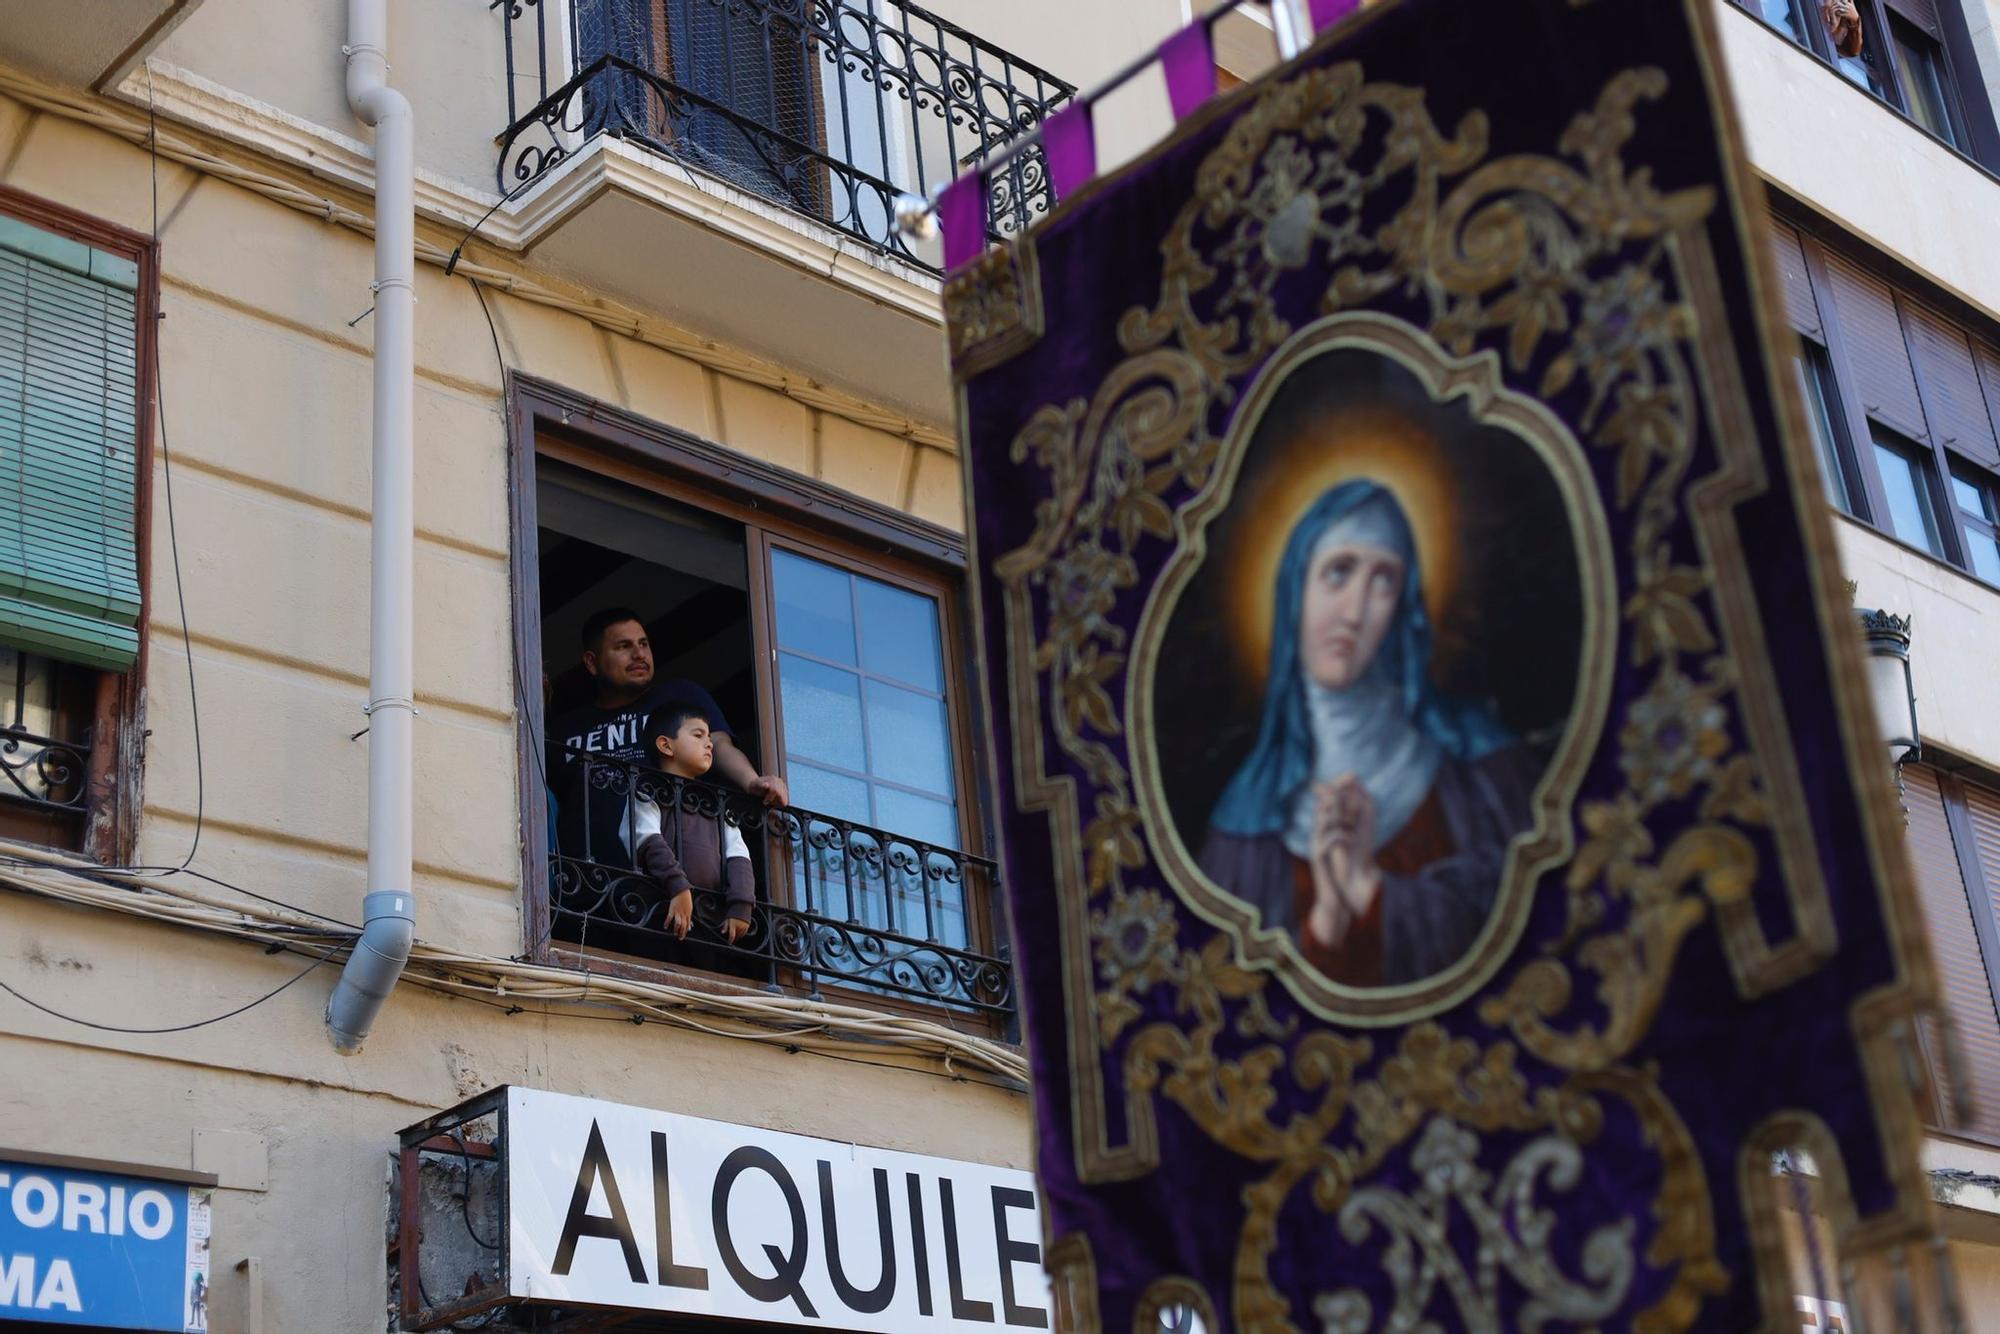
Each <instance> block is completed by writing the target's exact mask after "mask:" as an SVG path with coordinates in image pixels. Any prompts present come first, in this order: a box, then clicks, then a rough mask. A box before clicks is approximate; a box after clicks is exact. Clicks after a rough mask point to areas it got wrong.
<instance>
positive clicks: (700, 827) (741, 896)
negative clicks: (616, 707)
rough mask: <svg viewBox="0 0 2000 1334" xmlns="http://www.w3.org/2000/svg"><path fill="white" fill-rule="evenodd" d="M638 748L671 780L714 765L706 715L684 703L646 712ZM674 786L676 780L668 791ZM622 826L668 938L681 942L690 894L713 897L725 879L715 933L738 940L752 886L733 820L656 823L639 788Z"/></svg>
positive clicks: (679, 816)
mask: <svg viewBox="0 0 2000 1334" xmlns="http://www.w3.org/2000/svg"><path fill="white" fill-rule="evenodd" d="M646 749H647V751H648V752H649V753H650V754H651V755H652V757H653V763H654V764H655V765H656V766H657V767H658V768H659V770H660V772H661V773H664V774H672V775H673V776H674V777H676V778H700V777H701V776H702V775H703V774H706V773H707V772H708V770H709V766H710V765H712V764H713V763H714V762H715V741H714V738H713V736H712V735H711V734H710V732H709V727H708V720H707V719H706V718H705V717H703V716H702V714H701V712H700V711H699V710H697V709H694V708H691V707H689V706H688V705H685V704H675V705H670V706H668V707H667V708H664V709H662V710H660V711H659V712H658V713H656V714H654V715H653V717H652V719H651V720H650V721H649V722H648V723H647V724H646ZM678 791H679V787H678V785H676V786H675V788H674V789H673V793H678ZM670 795H671V794H670ZM625 827H626V829H627V830H628V831H629V834H628V837H629V838H630V840H631V849H630V850H631V854H632V865H633V866H634V867H635V868H637V869H638V870H639V871H640V872H641V873H642V874H644V875H646V876H648V877H649V878H651V879H652V881H653V883H655V884H657V885H658V886H660V888H661V890H662V892H664V893H665V894H666V896H667V918H666V927H667V930H669V931H671V932H673V933H674V939H676V940H686V939H687V933H688V926H689V924H690V923H691V922H692V921H693V920H694V895H695V891H696V890H700V891H702V892H703V893H705V894H713V893H715V892H716V891H717V890H719V889H721V888H722V887H723V885H724V883H725V882H726V883H727V885H728V898H729V912H728V915H727V916H726V917H724V918H723V921H722V927H721V930H722V938H723V939H724V940H725V941H727V942H728V943H729V944H731V945H734V944H735V943H736V942H737V941H738V940H740V939H742V937H743V933H744V932H746V931H748V930H749V929H750V913H751V909H752V907H753V906H754V905H755V904H756V902H757V889H756V883H755V881H754V880H752V879H751V871H750V849H749V847H748V846H746V845H745V844H744V842H743V835H742V834H741V833H740V832H739V831H738V830H737V828H736V826H735V825H733V824H730V823H728V822H727V821H724V820H722V819H720V818H710V817H706V816H699V815H694V814H692V813H688V812H683V811H678V810H677V811H675V812H674V813H673V815H672V816H671V817H669V818H668V819H667V820H666V821H664V822H663V821H662V818H661V815H660V807H659V803H658V802H657V801H655V800H654V799H653V796H652V795H651V794H650V793H647V792H640V793H638V794H637V795H635V796H634V797H633V798H632V809H631V812H630V814H629V816H628V818H627V819H626V822H625ZM670 834H671V835H674V836H673V837H669V835H670ZM677 845H678V846H677Z"/></svg>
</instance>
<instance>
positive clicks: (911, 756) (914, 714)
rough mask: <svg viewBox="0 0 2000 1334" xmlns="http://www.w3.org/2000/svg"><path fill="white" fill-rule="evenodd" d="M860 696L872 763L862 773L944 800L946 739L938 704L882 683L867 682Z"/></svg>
mask: <svg viewBox="0 0 2000 1334" xmlns="http://www.w3.org/2000/svg"><path fill="white" fill-rule="evenodd" d="M866 690H867V698H868V746H869V750H868V753H869V755H870V757H871V758H872V760H873V763H872V764H870V765H869V769H868V772H870V773H872V774H874V775H876V776H877V777H880V778H888V779H891V780H893V781H895V782H898V783H902V784H903V785H905V786H906V787H920V788H923V789H924V790H925V791H926V792H936V793H939V794H940V795H943V796H950V795H951V794H952V791H953V790H954V789H953V784H952V781H951V738H950V735H949V734H948V733H947V732H946V730H945V727H946V724H945V716H944V701H943V700H941V699H933V698H931V697H930V696H929V695H919V694H918V693H917V692H916V691H914V690H904V689H903V688H902V687H900V686H892V685H889V684H887V683H885V682H882V681H870V682H868V683H867V686H866Z"/></svg>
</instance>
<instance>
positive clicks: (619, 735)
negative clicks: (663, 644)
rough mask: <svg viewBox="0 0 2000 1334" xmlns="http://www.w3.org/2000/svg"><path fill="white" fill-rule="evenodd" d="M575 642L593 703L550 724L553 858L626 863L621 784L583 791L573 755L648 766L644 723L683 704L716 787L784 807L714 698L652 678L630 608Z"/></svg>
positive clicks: (783, 798)
mask: <svg viewBox="0 0 2000 1334" xmlns="http://www.w3.org/2000/svg"><path fill="white" fill-rule="evenodd" d="M582 639H583V669H584V670H585V671H586V672H588V673H590V677H591V685H592V692H593V695H594V698H593V699H592V701H591V703H589V704H584V705H580V706H578V707H577V708H574V709H571V710H570V711H569V712H568V713H565V714H563V715H562V716H561V717H558V718H556V719H554V720H553V721H551V722H550V723H549V745H550V751H551V753H550V755H549V769H550V782H551V786H552V787H553V788H554V789H555V791H556V792H557V793H558V794H559V796H560V801H559V803H558V806H559V809H558V811H557V818H556V851H557V852H558V853H560V854H561V855H563V856H566V857H580V858H587V859H588V860H591V861H595V862H602V863H605V864H608V865H617V864H619V862H620V859H621V858H623V857H624V856H625V845H624V838H623V835H624V816H625V802H624V800H623V798H622V789H623V784H621V783H613V784H612V785H611V787H610V789H609V792H608V794H607V792H606V791H605V790H603V789H597V788H595V787H594V786H593V787H592V789H591V790H590V791H589V792H586V791H585V785H584V783H583V765H582V764H581V762H580V756H581V755H582V754H585V753H588V754H591V755H603V756H605V757H607V758H609V759H613V760H620V761H623V762H624V763H627V764H647V763H649V759H648V751H647V747H646V738H645V731H646V720H647V719H648V718H650V717H652V715H653V714H655V713H657V712H659V711H660V710H661V709H664V708H666V707H668V706H669V705H676V704H678V705H685V706H687V707H689V708H692V709H693V710H695V711H696V712H698V713H700V714H701V716H702V717H703V718H704V719H706V720H707V723H708V730H709V735H710V738H711V739H712V741H713V742H714V746H715V773H716V774H717V776H718V777H720V778H721V779H722V781H723V782H725V783H727V784H729V785H730V786H732V787H738V788H741V789H743V790H744V791H745V792H748V793H750V794H751V795H752V796H756V797H761V798H763V800H764V802H765V804H766V805H773V806H782V805H784V804H786V803H787V802H789V801H790V800H791V793H790V792H789V790H788V789H787V788H786V787H785V780H784V779H782V778H779V777H777V776H775V775H763V774H759V773H758V772H757V769H756V766H755V765H753V764H751V763H750V757H749V756H747V755H745V754H744V753H743V752H742V750H741V749H739V748H738V747H737V746H736V744H735V743H734V741H733V740H732V737H731V731H730V726H729V721H728V720H727V719H726V718H724V717H723V716H722V710H721V708H720V707H718V706H717V705H716V702H715V699H714V697H713V696H711V695H710V694H709V693H708V692H707V691H706V690H704V689H702V688H701V687H700V686H698V685H696V684H695V683H694V682H693V681H686V680H679V679H670V680H666V681H655V680H654V679H653V645H652V641H651V640H649V639H648V638H647V636H646V627H645V624H644V623H643V622H642V621H641V620H640V619H639V613H638V612H636V611H633V610H632V609H631V608H629V607H606V608H604V609H602V610H600V611H596V612H593V613H592V614H591V616H590V619H588V620H586V621H585V622H584V623H583V635H582ZM607 796H608V799H607ZM586 811H588V819H586V818H585V812H586Z"/></svg>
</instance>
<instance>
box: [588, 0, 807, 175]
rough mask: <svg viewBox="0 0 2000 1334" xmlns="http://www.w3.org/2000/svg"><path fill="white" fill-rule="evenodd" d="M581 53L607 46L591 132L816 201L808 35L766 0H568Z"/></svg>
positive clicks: (593, 55)
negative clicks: (617, 62) (635, 69)
mask: <svg viewBox="0 0 2000 1334" xmlns="http://www.w3.org/2000/svg"><path fill="white" fill-rule="evenodd" d="M576 22H577V29H578V49H579V52H580V53H581V58H582V60H583V62H584V64H586V65H588V64H589V63H590V62H591V61H594V60H597V59H599V58H600V57H603V56H606V55H609V56H615V57H618V58H621V59H623V60H629V61H631V62H632V63H633V64H634V65H637V66H639V67H640V68H641V69H643V70H645V71H647V73H648V74H649V75H651V76H654V77H652V78H648V77H645V76H642V75H638V74H634V73H631V72H628V71H625V70H622V69H619V70H613V71H608V72H607V73H605V74H603V75H600V76H599V77H598V79H597V80H596V81H595V85H594V89H593V91H592V92H591V93H589V94H586V96H587V98H588V100H589V103H590V106H589V112H588V116H589V120H590V122H591V123H590V126H589V128H590V130H591V132H593V133H595V132H599V131H609V132H612V133H619V134H624V135H626V136H628V137H632V138H638V139H642V140H646V141H649V142H651V143H653V144H655V145H657V146H658V147H660V148H661V149H662V150H663V151H665V152H667V153H669V154H671V155H673V156H676V157H679V158H682V159H684V160H686V161H687V162H688V163H689V164H691V165H693V166H698V167H700V168H702V169H703V170H705V171H709V172H711V173H713V174H715V175H717V176H721V177H723V178H724V179H726V180H729V181H731V182H733V183H734V184H736V185H739V186H741V187H742V188H744V189H746V190H750V191H753V192H754V193H757V194H760V195H763V196H765V197H767V198H769V199H773V200H775V201H777V202H779V203H783V204H786V205H789V206H790V207H793V208H797V209H800V210H802V211H804V212H808V213H819V212H822V211H823V207H824V200H825V194H826V189H825V180H824V172H823V170H822V167H821V164H820V162H819V160H818V158H817V157H816V156H815V153H816V152H817V150H818V149H819V148H820V146H821V144H822V142H823V138H822V135H821V131H820V113H819V93H818V83H817V80H818V70H817V68H816V67H815V49H816V44H815V43H814V42H812V41H811V40H810V38H809V30H808V29H807V28H806V27H805V26H804V25H803V24H802V23H801V22H800V21H799V20H798V19H796V18H788V17H786V16H785V15H784V14H783V12H782V7H781V6H776V5H773V4H771V3H770V2H769V0H578V4H577V6H576Z"/></svg>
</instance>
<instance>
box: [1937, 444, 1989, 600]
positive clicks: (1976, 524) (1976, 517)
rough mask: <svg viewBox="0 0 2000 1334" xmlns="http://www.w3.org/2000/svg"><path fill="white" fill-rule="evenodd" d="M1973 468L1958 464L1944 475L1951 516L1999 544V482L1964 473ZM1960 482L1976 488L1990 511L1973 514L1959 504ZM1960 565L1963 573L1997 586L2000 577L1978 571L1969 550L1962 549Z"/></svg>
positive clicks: (1964, 525)
mask: <svg viewBox="0 0 2000 1334" xmlns="http://www.w3.org/2000/svg"><path fill="white" fill-rule="evenodd" d="M1975 471H1976V470H1975V469H1973V468H1970V467H1967V466H1964V465H1960V466H1957V467H1954V468H1953V469H1952V471H1951V475H1950V476H1948V477H1946V478H1945V482H1944V490H1945V494H1946V495H1947V496H1949V497H1950V498H1951V510H1952V518H1953V521H1954V522H1955V523H1957V524H1959V525H1961V526H1962V527H1964V528H1969V529H1971V530H1972V531H1973V532H1975V533H1978V534H1979V535H1980V536H1982V537H1985V538H1987V539H1988V540H1989V541H1991V542H1992V543H1993V544H1994V545H1995V546H1997V547H2000V482H1996V480H1995V479H1994V478H1992V477H1990V476H1988V477H1984V478H1981V477H1978V476H1972V477H1968V476H1966V474H1967V473H1970V472H1975ZM1960 485H1963V486H1969V487H1971V488H1972V489H1973V490H1974V491H1976V492H1978V493H1979V494H1980V496H1981V497H1982V498H1983V499H1985V501H1986V502H1987V503H1988V504H1989V505H1990V506H1992V507H1993V508H1992V509H1991V511H1990V512H1989V511H1982V512H1981V513H1978V514H1974V513H1973V512H1972V511H1970V510H1968V509H1966V508H1965V506H1963V505H1961V504H1959V503H1958V490H1957V487H1958V486H1960ZM1963 541H1965V538H1964V537H1963V536H1962V537H1961V542H1963ZM1964 568H1965V571H1966V573H1968V574H1970V575H1971V576H1972V577H1973V578H1975V579H1977V580H1979V581H1980V582H1982V583H1985V584H1988V585H1989V586H1992V587H2000V579H1991V580H1989V579H1987V578H1986V576H1985V575H1983V574H1981V573H1979V563H1978V561H1977V560H1976V559H1974V557H1973V555H1972V552H1971V551H1970V550H1968V551H1967V552H1966V553H1965V567H1964Z"/></svg>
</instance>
